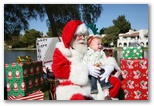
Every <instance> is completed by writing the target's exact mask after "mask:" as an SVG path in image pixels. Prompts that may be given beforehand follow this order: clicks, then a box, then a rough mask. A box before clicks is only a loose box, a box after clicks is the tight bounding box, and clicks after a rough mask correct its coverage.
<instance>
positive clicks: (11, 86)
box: [5, 61, 44, 96]
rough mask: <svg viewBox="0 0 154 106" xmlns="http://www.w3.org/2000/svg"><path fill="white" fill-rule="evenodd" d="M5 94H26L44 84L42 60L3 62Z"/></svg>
mask: <svg viewBox="0 0 154 106" xmlns="http://www.w3.org/2000/svg"><path fill="white" fill-rule="evenodd" d="M5 71H6V82H7V96H10V95H14V96H27V95H28V94H31V93H33V92H35V91H38V90H40V89H41V88H42V86H43V84H44V79H43V70H42V61H36V62H35V61H33V62H20V63H12V64H5Z"/></svg>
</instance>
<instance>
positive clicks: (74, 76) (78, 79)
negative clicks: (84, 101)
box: [69, 63, 88, 85]
mask: <svg viewBox="0 0 154 106" xmlns="http://www.w3.org/2000/svg"><path fill="white" fill-rule="evenodd" d="M69 80H71V81H72V82H73V83H75V84H78V85H86V84H87V83H88V68H87V66H86V65H85V64H83V63H78V64H72V65H71V72H70V77H69Z"/></svg>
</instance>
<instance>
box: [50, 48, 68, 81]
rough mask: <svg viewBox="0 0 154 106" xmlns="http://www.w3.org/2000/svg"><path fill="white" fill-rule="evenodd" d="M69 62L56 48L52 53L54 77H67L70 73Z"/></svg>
mask: <svg viewBox="0 0 154 106" xmlns="http://www.w3.org/2000/svg"><path fill="white" fill-rule="evenodd" d="M70 64H71V62H70V61H68V59H67V58H66V57H64V56H63V55H62V53H61V52H60V51H59V49H58V48H56V49H55V51H54V54H53V63H52V71H53V73H54V75H55V77H56V78H62V79H68V78H69V74H70Z"/></svg>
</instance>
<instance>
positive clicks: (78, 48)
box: [72, 41, 87, 55]
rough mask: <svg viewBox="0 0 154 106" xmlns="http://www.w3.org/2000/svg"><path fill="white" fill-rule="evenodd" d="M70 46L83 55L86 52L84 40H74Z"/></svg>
mask: <svg viewBox="0 0 154 106" xmlns="http://www.w3.org/2000/svg"><path fill="white" fill-rule="evenodd" d="M81 42H82V43H81ZM72 47H73V48H74V50H76V51H78V52H79V53H81V54H83V55H84V54H85V53H86V52H87V44H86V42H85V41H74V43H73V44H72Z"/></svg>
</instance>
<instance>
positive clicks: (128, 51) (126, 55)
mask: <svg viewBox="0 0 154 106" xmlns="http://www.w3.org/2000/svg"><path fill="white" fill-rule="evenodd" d="M143 54H144V52H143V47H142V46H137V47H123V59H142V58H143V57H144V55H143Z"/></svg>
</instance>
